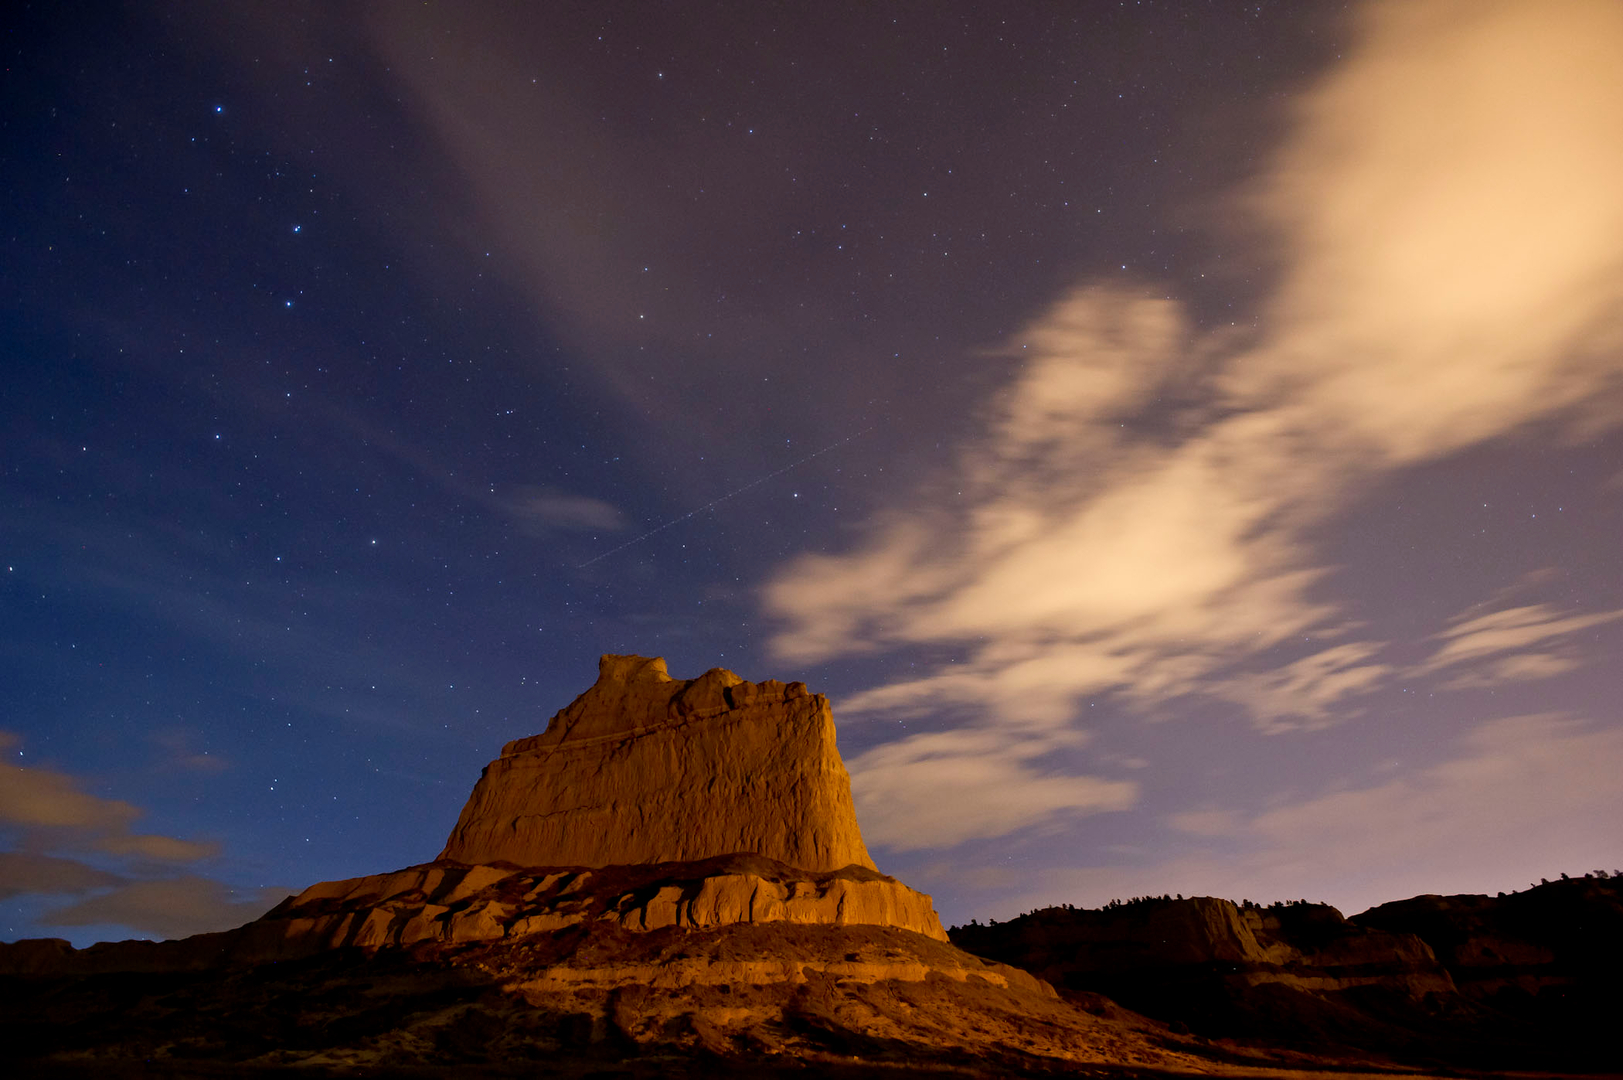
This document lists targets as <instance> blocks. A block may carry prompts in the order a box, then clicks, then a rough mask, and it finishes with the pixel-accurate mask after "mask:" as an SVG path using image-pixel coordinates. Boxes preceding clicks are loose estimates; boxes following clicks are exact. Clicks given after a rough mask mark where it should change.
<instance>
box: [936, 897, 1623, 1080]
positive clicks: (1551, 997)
mask: <svg viewBox="0 0 1623 1080" xmlns="http://www.w3.org/2000/svg"><path fill="white" fill-rule="evenodd" d="M949 934H950V936H951V938H952V941H953V943H954V944H956V945H959V946H960V947H962V948H964V949H966V950H968V951H970V952H974V953H977V954H979V955H981V956H985V957H988V958H991V959H996V960H999V961H1001V962H1003V963H1007V964H1011V965H1014V966H1016V967H1023V968H1025V969H1026V970H1028V971H1030V972H1032V973H1033V974H1035V975H1038V976H1039V977H1041V978H1043V979H1046V980H1048V981H1049V982H1051V983H1053V984H1054V985H1055V986H1056V987H1057V988H1059V989H1060V991H1061V992H1062V994H1065V995H1067V996H1069V997H1072V998H1073V999H1076V1000H1082V999H1083V998H1086V997H1088V996H1089V995H1094V994H1103V995H1106V996H1108V997H1110V998H1112V999H1114V1000H1116V1001H1118V1002H1120V1003H1121V1004H1122V1005H1124V1006H1126V1007H1127V1008H1129V1009H1134V1010H1137V1011H1138V1012H1140V1013H1143V1014H1145V1015H1148V1016H1152V1017H1156V1018H1158V1019H1161V1020H1164V1021H1167V1022H1168V1023H1171V1024H1172V1025H1173V1026H1174V1029H1175V1030H1177V1029H1182V1028H1187V1029H1189V1030H1191V1031H1193V1032H1195V1033H1197V1034H1200V1035H1204V1036H1207V1037H1211V1038H1218V1039H1236V1040H1245V1041H1262V1042H1266V1043H1271V1044H1275V1045H1279V1046H1283V1047H1292V1048H1296V1049H1299V1050H1303V1051H1310V1052H1314V1053H1332V1054H1337V1055H1347V1054H1352V1055H1357V1054H1360V1053H1362V1054H1373V1055H1376V1056H1379V1057H1382V1058H1386V1059H1390V1060H1395V1061H1404V1062H1410V1063H1417V1064H1434V1065H1435V1064H1448V1065H1461V1066H1469V1067H1476V1068H1503V1067H1509V1066H1511V1065H1515V1066H1517V1067H1522V1068H1563V1069H1580V1070H1583V1069H1615V1068H1617V1067H1619V1066H1620V1065H1623V1053H1620V1051H1619V1050H1618V1043H1617V1042H1616V1040H1615V1038H1614V1036H1613V1035H1612V1034H1611V1030H1612V1028H1613V1027H1615V1024H1616V1018H1617V1017H1618V1016H1620V1015H1623V993H1620V990H1619V980H1618V976H1619V974H1620V972H1623V968H1620V963H1623V882H1620V881H1618V880H1616V879H1610V878H1601V877H1587V878H1578V879H1571V880H1563V881H1557V882H1551V883H1547V884H1544V885H1540V886H1537V887H1535V888H1533V889H1531V890H1529V891H1527V892H1524V893H1514V894H1510V895H1508V896H1499V897H1488V896H1453V897H1441V896H1421V897H1416V898H1414V899H1412V900H1404V901H1399V902H1396V903H1392V904H1384V905H1382V906H1380V907H1377V908H1374V909H1372V910H1370V911H1368V912H1365V913H1363V914H1361V915H1358V916H1355V917H1354V918H1352V919H1346V918H1343V917H1342V915H1341V913H1340V912H1338V911H1337V910H1336V909H1335V908H1332V907H1330V906H1328V905H1325V904H1309V903H1305V902H1296V903H1289V904H1276V905H1273V906H1270V907H1266V908H1263V907H1257V906H1255V905H1251V904H1246V905H1244V906H1240V905H1235V904H1233V903H1231V902H1229V901H1227V900H1219V899H1215V898H1212V897H1194V898H1190V899H1187V900H1184V899H1170V898H1166V897H1151V898H1140V899H1136V900H1133V901H1130V902H1127V903H1120V902H1117V903H1113V904H1112V905H1110V906H1107V907H1106V908H1103V909H1096V910H1089V909H1077V908H1071V907H1054V908H1044V909H1041V910H1038V911H1033V912H1031V913H1029V914H1026V915H1022V916H1020V917H1019V918H1017V919H1013V920H1010V921H1008V922H1003V923H993V924H991V925H988V926H981V925H978V924H971V925H969V926H960V927H954V928H953V929H952V930H951V931H949Z"/></svg>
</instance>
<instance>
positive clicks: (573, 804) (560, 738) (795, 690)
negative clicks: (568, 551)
mask: <svg viewBox="0 0 1623 1080" xmlns="http://www.w3.org/2000/svg"><path fill="white" fill-rule="evenodd" d="M733 853H748V854H753V855H762V856H765V857H767V858H769V859H775V860H777V861H779V862H782V863H784V864H786V865H788V866H793V867H799V868H801V869H804V870H809V871H819V872H821V871H829V870H838V869H841V868H842V867H846V866H859V867H865V868H867V869H870V870H871V869H873V867H874V864H873V860H872V859H871V858H869V856H868V849H867V848H866V846H864V844H863V842H862V833H861V831H860V830H859V829H858V827H857V819H856V811H855V808H854V807H853V805H852V802H851V780H850V776H849V775H848V774H847V773H846V771H845V766H844V764H842V763H841V761H840V756H839V752H838V751H837V750H836V749H835V741H834V718H833V714H832V713H831V712H830V710H829V705H828V699H827V698H825V697H823V696H822V695H821V694H812V693H809V692H807V690H806V687H805V685H804V684H803V683H788V684H784V683H781V682H777V681H776V680H768V681H766V682H763V683H751V682H746V681H744V680H743V679H741V678H739V677H738V676H737V675H734V674H733V673H732V672H730V671H724V670H722V669H721V668H715V669H712V670H710V671H708V672H706V673H705V674H703V675H702V676H700V677H699V678H697V679H688V680H678V679H673V678H671V676H670V675H669V673H668V672H667V671H666V668H665V661H663V660H661V659H650V658H646V657H641V656H605V657H603V658H602V660H601V661H600V663H599V667H598V679H597V683H596V684H595V685H594V686H593V687H592V688H591V689H590V690H588V691H586V692H585V693H584V694H582V695H581V696H580V697H578V698H576V699H575V700H574V702H573V703H571V704H570V705H569V706H568V707H567V708H565V709H564V710H562V711H561V712H559V713H558V714H557V715H556V716H554V717H553V718H552V721H551V722H550V723H549V724H548V725H547V729H546V731H545V732H543V733H542V734H540V735H534V736H531V737H529V738H525V739H518V740H515V741H514V742H510V743H508V744H507V745H506V746H505V747H503V749H502V753H501V757H499V758H497V759H496V760H495V761H493V762H491V763H490V764H489V765H488V766H486V767H485V770H484V773H483V774H482V775H481V776H480V778H479V782H478V784H477V785H476V786H475V787H474V790H473V795H472V796H471V797H470V798H469V800H468V803H467V805H466V806H465V807H464V808H463V810H462V815H461V817H460V818H459V819H458V821H457V824H456V828H455V829H454V830H453V831H452V833H451V837H450V840H449V841H448V842H447V843H446V845H445V850H444V851H442V852H441V853H440V858H441V859H447V860H453V861H456V862H462V863H471V864H478V863H497V862H508V863H512V864H514V865H515V866H614V865H624V864H634V863H657V862H691V861H695V860H699V859H705V858H710V857H712V856H717V855H726V854H733Z"/></svg>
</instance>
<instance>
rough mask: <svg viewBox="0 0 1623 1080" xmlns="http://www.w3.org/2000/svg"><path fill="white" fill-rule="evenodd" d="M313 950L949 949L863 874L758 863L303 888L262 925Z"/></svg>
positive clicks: (479, 869)
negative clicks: (791, 943)
mask: <svg viewBox="0 0 1623 1080" xmlns="http://www.w3.org/2000/svg"><path fill="white" fill-rule="evenodd" d="M260 921H261V923H265V924H267V927H268V926H276V927H279V928H280V929H281V931H282V933H281V936H282V937H283V938H285V939H286V940H289V941H299V942H305V943H308V944H313V945H316V946H317V947H320V948H336V947H339V946H345V945H351V946H361V947H368V948H376V947H379V946H385V945H410V944H413V943H415V942H420V941H448V942H459V941H491V940H497V939H501V938H518V937H523V936H525V935H528V934H535V933H540V932H543V931H551V930H561V929H563V928H565V927H569V926H577V925H580V924H582V923H587V922H597V923H610V924H613V925H616V926H620V927H623V928H624V929H627V930H631V931H635V932H639V933H643V932H648V931H652V930H659V929H662V928H664V927H668V926H670V927H678V928H681V929H685V930H708V929H713V928H715V927H720V926H729V925H733V924H736V923H773V922H786V923H798V924H802V925H826V926H851V925H858V924H865V925H877V926H894V927H898V928H900V929H903V930H911V931H913V932H914V933H918V934H923V935H924V936H926V937H930V938H934V939H936V940H938V941H945V940H947V935H946V932H945V931H944V930H942V928H941V922H940V920H939V919H938V918H937V917H936V913H935V909H934V907H932V906H931V903H930V898H929V897H928V896H925V895H924V894H923V893H918V892H914V891H913V890H912V889H909V888H908V887H907V886H906V885H903V884H902V883H901V882H899V881H897V880H896V879H895V878H890V877H886V876H885V875H883V874H880V873H878V872H877V871H873V870H868V869H866V868H862V867H848V868H844V869H841V870H839V871H830V872H824V873H812V872H808V871H803V870H798V869H796V868H793V867H789V866H785V865H783V864H782V863H779V862H775V861H773V860H771V859H765V858H762V857H760V856H723V857H721V858H717V859H708V860H705V861H703V862H697V863H685V864H656V865H651V866H643V867H624V866H622V867H609V868H599V869H587V868H581V867H569V868H562V869H545V868H532V869H527V870H521V871H520V870H514V869H512V868H510V867H503V866H471V867H467V866H460V865H457V864H447V863H429V864H427V865H424V866H414V867H410V868H408V869H405V870H397V871H395V872H394V873H392V874H376V875H373V876H371V877H362V878H351V879H350V880H347V881H328V882H323V883H321V884H319V885H312V886H310V888H308V889H306V890H304V892H302V893H300V894H299V895H298V896H296V897H293V898H291V899H290V900H288V901H287V902H285V903H283V904H282V905H281V906H279V907H277V908H276V909H275V910H273V911H272V912H270V914H268V915H266V916H265V918H264V919H262V920H260Z"/></svg>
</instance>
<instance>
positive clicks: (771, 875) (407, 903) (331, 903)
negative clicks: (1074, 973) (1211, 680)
mask: <svg viewBox="0 0 1623 1080" xmlns="http://www.w3.org/2000/svg"><path fill="white" fill-rule="evenodd" d="M768 923H777V924H789V925H797V924H798V925H801V926H874V927H893V928H896V929H899V930H906V931H911V932H913V933H917V934H922V935H924V936H926V937H929V938H934V939H935V940H937V941H940V942H945V941H946V940H947V934H946V931H945V930H943V929H942V926H941V920H940V918H939V917H938V916H937V915H936V912H935V908H934V906H933V905H932V904H931V902H930V897H928V896H926V895H925V894H923V893H919V892H915V891H914V890H912V889H910V888H908V887H907V886H906V885H904V884H902V883H901V882H899V881H897V880H896V879H895V878H891V877H887V876H886V875H884V874H881V873H879V871H878V870H877V869H876V868H875V867H874V864H873V860H872V859H870V858H869V857H868V850H867V848H866V847H865V846H864V845H863V843H862V833H861V831H860V830H859V829H858V827H857V819H856V811H855V808H854V806H853V804H852V801H851V779H850V776H849V775H848V774H847V773H846V771H845V766H844V764H842V763H841V761H840V756H839V752H838V751H837V750H836V749H835V745H834V718H833V714H832V713H831V711H830V710H829V706H828V700H827V699H826V698H824V697H823V696H822V695H821V694H812V693H808V692H807V690H806V688H805V686H804V685H803V684H801V683H789V684H787V685H786V684H784V683H781V682H777V681H775V680H769V681H767V682H763V683H750V682H745V681H744V680H743V679H741V678H739V677H738V676H737V675H734V674H733V673H732V672H730V671H724V670H722V669H720V668H716V669H713V670H711V671H708V672H706V673H705V674H704V675H701V676H700V677H699V678H697V679H688V680H678V679H673V678H671V676H670V675H669V673H668V672H667V671H666V669H665V661H664V660H661V659H650V658H646V657H641V656H605V657H603V658H602V660H601V661H600V662H599V664H598V679H597V683H596V684H595V685H594V686H593V687H592V688H591V689H590V690H588V691H586V692H585V693H584V694H582V695H580V696H579V697H578V698H576V699H575V700H574V702H572V703H571V704H570V705H569V706H568V707H567V708H565V709H563V710H562V711H561V712H559V713H558V714H557V715H556V716H554V717H553V718H552V721H551V723H549V724H548V725H547V729H546V731H544V732H543V733H542V734H540V735H535V736H532V737H530V738H526V739H518V740H516V741H514V742H510V743H508V744H507V745H506V746H505V747H504V748H503V749H502V754H501V757H499V758H497V759H496V760H495V761H493V762H491V763H490V765H488V766H486V768H485V770H484V772H483V773H482V774H481V776H480V779H479V782H478V784H477V785H475V787H474V790H473V794H472V795H471V796H470V797H469V799H468V802H467V805H466V806H465V807H464V808H463V810H462V815H461V817H460V818H459V820H458V821H457V824H456V828H455V829H454V830H453V831H452V833H451V836H450V840H449V841H448V842H447V844H446V846H445V850H444V851H443V852H441V853H440V855H439V857H438V858H437V859H435V860H434V861H433V862H431V863H424V864H421V865H419V866H412V867H407V868H405V869H402V870H396V871H393V872H391V873H386V874H371V875H368V876H365V877H358V878H349V879H346V880H342V881H326V882H320V883H318V884H315V885H312V886H310V887H309V888H307V889H305V890H304V891H303V892H302V893H300V894H299V895H298V896H290V897H288V898H287V899H286V900H284V901H283V902H282V903H280V904H278V905H277V906H276V907H275V908H274V909H272V910H271V911H270V912H268V913H266V914H265V915H264V916H263V917H261V918H259V919H257V920H255V921H254V922H251V923H249V924H247V925H246V926H243V927H240V928H238V929H236V930H231V931H225V932H223V933H218V934H201V935H198V936H196V937H192V938H187V939H185V940H184V941H176V942H146V941H129V942H119V943H107V944H102V945H94V946H91V947H90V948H89V949H84V950H74V949H72V948H70V947H68V944H67V943H66V942H60V941H55V940H54V939H53V940H50V941H40V942H23V943H18V944H17V945H13V946H7V947H4V948H0V971H5V970H10V971H31V972H45V971H58V972H81V973H93V972H97V971H131V970H148V971H156V970H173V969H176V968H180V969H194V968H195V969H202V968H211V967H217V966H220V965H236V964H252V963H261V962H265V961H272V960H287V959H294V958H297V957H303V956H311V955H315V954H318V953H322V952H325V951H327V950H330V949H337V948H344V947H360V948H365V949H377V948H385V947H391V946H395V947H398V946H413V945H418V944H432V943H445V944H455V943H470V942H489V941H499V940H511V939H518V938H527V937H529V936H530V935H533V934H545V933H548V932H551V931H556V930H561V929H564V928H566V927H572V926H581V925H585V926H587V927H600V928H618V929H619V930H622V931H631V932H633V933H638V934H641V933H646V932H649V931H655V930H660V929H662V928H666V927H675V928H678V929H681V930H711V929H717V928H720V927H725V926H733V925H741V924H768ZM1049 993H1051V991H1049Z"/></svg>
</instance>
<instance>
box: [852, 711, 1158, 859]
mask: <svg viewBox="0 0 1623 1080" xmlns="http://www.w3.org/2000/svg"><path fill="white" fill-rule="evenodd" d="M1054 749H1056V746H1055V744H1054V743H1053V742H1052V741H1051V740H1043V739H1011V738H1008V737H1007V736H1004V735H1000V734H998V733H994V732H990V731H947V732H936V733H932V734H923V735H914V736H911V737H910V738H906V739H902V740H901V741H899V742H894V743H889V744H887V745H884V746H880V747H876V748H875V749H873V750H870V751H868V752H867V753H865V754H862V755H860V756H858V757H857V758H855V759H854V760H853V761H852V762H851V792H852V795H853V796H854V797H855V799H856V803H857V810H858V813H859V814H860V815H861V818H862V832H863V835H864V836H865V837H866V838H867V839H868V840H869V841H870V842H872V843H875V844H878V845H880V846H883V847H886V848H889V849H891V850H893V851H907V850H911V849H916V848H927V847H944V846H948V845H952V844H957V843H961V842H963V841H965V840H975V839H980V838H983V837H989V836H1002V835H1003V834H1004V833H1008V832H1012V831H1013V830H1015V829H1018V828H1022V827H1024V826H1028V825H1033V824H1036V823H1039V822H1043V821H1047V820H1049V819H1050V818H1052V817H1053V816H1054V815H1056V814H1059V813H1064V812H1071V813H1097V812H1100V811H1106V810H1126V809H1128V808H1129V807H1131V806H1132V805H1133V803H1134V802H1135V800H1136V798H1137V794H1138V789H1137V786H1136V785H1134V784H1132V783H1129V782H1126V781H1120V780H1105V779H1099V778H1096V777H1090V776H1066V775H1061V774H1054V773H1050V772H1046V771H1045V770H1044V769H1043V768H1042V765H1041V760H1042V758H1044V757H1045V756H1046V755H1048V754H1049V753H1051V752H1052V751H1053V750H1054Z"/></svg>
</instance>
